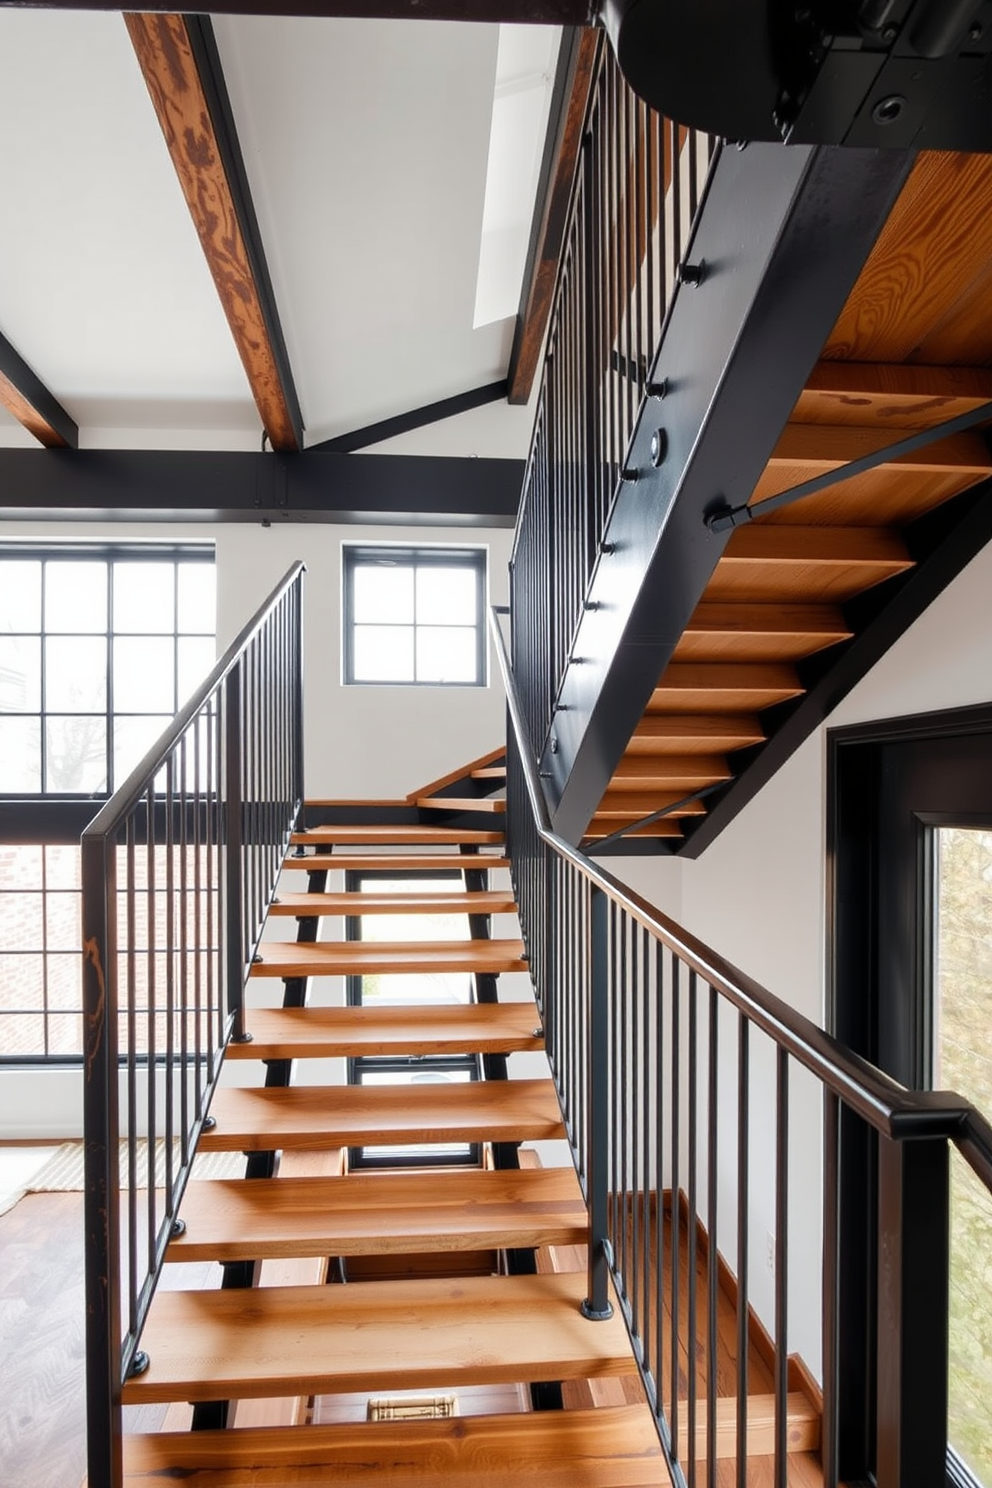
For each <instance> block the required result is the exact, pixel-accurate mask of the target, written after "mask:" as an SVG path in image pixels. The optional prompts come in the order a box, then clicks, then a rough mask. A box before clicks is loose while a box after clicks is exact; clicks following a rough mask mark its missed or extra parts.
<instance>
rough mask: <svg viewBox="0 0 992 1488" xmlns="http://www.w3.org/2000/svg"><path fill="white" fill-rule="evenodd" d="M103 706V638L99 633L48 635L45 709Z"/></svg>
mask: <svg viewBox="0 0 992 1488" xmlns="http://www.w3.org/2000/svg"><path fill="white" fill-rule="evenodd" d="M106 709H107V642H106V641H105V640H104V638H103V636H48V637H47V638H46V640H45V711H46V712H48V713H104V712H106Z"/></svg>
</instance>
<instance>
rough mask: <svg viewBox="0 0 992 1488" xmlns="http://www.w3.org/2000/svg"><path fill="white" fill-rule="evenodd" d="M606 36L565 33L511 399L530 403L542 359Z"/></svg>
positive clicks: (510, 377) (588, 31)
mask: <svg viewBox="0 0 992 1488" xmlns="http://www.w3.org/2000/svg"><path fill="white" fill-rule="evenodd" d="M600 41H601V35H600V33H599V32H598V31H594V30H592V29H590V28H587V27H586V28H582V29H576V30H573V31H572V32H570V33H569V32H566V34H565V35H564V36H563V38H562V47H561V53H560V55H559V59H558V71H557V74H556V76H555V86H554V93H553V95H552V100H551V115H550V118H549V121H548V134H547V144H546V146H545V151H544V161H543V163H542V166H541V178H540V181H539V183H538V189H537V205H536V209H535V214H534V224H533V227H532V229H531V240H530V247H529V250H528V254H527V267H526V270H525V271H524V283H523V290H522V292H521V296H520V309H519V311H518V313H517V327H516V331H515V333H514V337H513V347H512V350H511V352H510V371H509V374H508V381H509V385H510V387H509V395H508V401H509V402H510V403H526V402H527V400H528V399H529V397H530V394H531V389H532V387H533V386H534V378H535V376H536V374H537V368H538V364H539V362H540V357H541V347H542V345H543V344H544V333H545V331H546V330H547V328H548V317H549V316H550V314H551V304H552V300H553V299H554V291H555V281H556V279H557V277H558V263H559V261H560V259H561V250H562V245H563V243H564V241H565V229H566V226H567V223H568V207H569V202H570V201H571V198H572V184H573V182H574V180H575V168H576V165H577V163H578V159H579V150H580V148H581V145H582V129H583V125H584V123H585V117H586V109H587V107H588V104H589V92H590V89H591V87H592V80H593V75H594V73H595V69H596V59H597V57H598V55H599V46H600Z"/></svg>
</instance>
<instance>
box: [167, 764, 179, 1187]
mask: <svg viewBox="0 0 992 1488" xmlns="http://www.w3.org/2000/svg"><path fill="white" fill-rule="evenodd" d="M175 769H176V756H175V750H173V751H172V752H171V753H170V755H169V758H168V760H167V761H166V766H165V862H166V879H167V882H166V899H165V941H166V957H165V1207H166V1213H168V1214H171V1213H172V1211H173V1193H174V1191H175V1172H174V1171H173V1167H174V1164H173V1158H174V1153H173V1149H172V1138H173V1129H174V1126H175V1110H174V1101H175V1092H174V1090H173V1084H172V1082H173V1080H174V1079H175V1065H176V1030H175V1027H174V1026H173V1019H174V1018H175V1013H176V902H175V886H174V868H173V855H174V853H175V842H174V840H173V838H174V833H173V825H174V823H173V810H174V806H175Z"/></svg>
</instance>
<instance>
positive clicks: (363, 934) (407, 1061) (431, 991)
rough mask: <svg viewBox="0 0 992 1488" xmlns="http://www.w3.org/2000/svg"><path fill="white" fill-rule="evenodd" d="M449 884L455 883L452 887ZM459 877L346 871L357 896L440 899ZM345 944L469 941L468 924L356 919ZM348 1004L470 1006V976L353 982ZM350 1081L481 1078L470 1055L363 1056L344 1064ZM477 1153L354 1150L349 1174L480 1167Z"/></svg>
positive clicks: (461, 1147)
mask: <svg viewBox="0 0 992 1488" xmlns="http://www.w3.org/2000/svg"><path fill="white" fill-rule="evenodd" d="M453 880H454V884H453ZM460 882H461V875H460V874H454V875H452V876H451V877H450V878H449V877H447V876H445V877H443V878H438V879H437V880H425V879H423V878H421V877H419V876H417V877H415V879H413V880H410V879H404V878H398V879H390V878H386V877H385V876H384V875H383V874H381V873H375V874H367V875H366V874H361V873H356V872H349V873H348V874H347V887H348V889H349V890H351V891H358V890H359V889H360V888H361V887H362V885H363V884H364V883H367V884H369V886H370V887H374V889H375V891H376V892H377V893H381V894H403V893H406V892H412V893H415V894H433V893H445V892H446V891H449V892H450V890H451V889H452V887H453V886H454V887H458V886H459V885H460ZM346 926H347V935H348V939H349V940H366V941H385V942H389V941H402V942H406V943H409V942H411V941H417V940H423V941H441V940H443V941H451V940H467V939H468V938H469V928H468V918H467V916H466V915H465V914H464V913H453V914H442V913H437V914H419V913H418V914H404V913H403V912H402V911H397V912H396V913H395V914H376V915H368V916H365V915H353V916H350V917H349V918H348V920H347V921H346ZM347 987H348V1001H349V1003H350V1004H352V1006H361V1005H364V1006H366V1007H404V1006H417V1005H423V1004H424V1003H468V1002H473V1001H474V1000H475V989H474V984H473V979H472V977H471V976H470V975H469V973H468V972H452V971H435V972H420V973H414V972H400V973H393V974H391V975H389V976H378V975H375V974H372V975H366V976H350V977H348V980H347ZM348 1078H349V1080H350V1082H351V1083H352V1084H353V1085H424V1084H429V1085H457V1084H462V1083H464V1082H465V1081H467V1080H477V1079H478V1078H479V1061H478V1058H477V1057H476V1055H474V1054H448V1055H445V1054H427V1055H424V1054H418V1055H409V1056H407V1055H398V1054H393V1055H362V1056H360V1057H358V1058H353V1059H349V1061H348ZM479 1162H480V1151H479V1147H478V1146H477V1145H476V1144H474V1143H469V1142H452V1143H450V1144H446V1145H441V1146H439V1145H436V1144H431V1145H408V1146H392V1147H390V1146H375V1147H360V1148H353V1149H352V1151H351V1154H350V1163H351V1166H352V1167H354V1168H359V1167H361V1168H376V1167H380V1168H381V1167H424V1166H428V1167H439V1166H448V1165H456V1166H478V1164H479Z"/></svg>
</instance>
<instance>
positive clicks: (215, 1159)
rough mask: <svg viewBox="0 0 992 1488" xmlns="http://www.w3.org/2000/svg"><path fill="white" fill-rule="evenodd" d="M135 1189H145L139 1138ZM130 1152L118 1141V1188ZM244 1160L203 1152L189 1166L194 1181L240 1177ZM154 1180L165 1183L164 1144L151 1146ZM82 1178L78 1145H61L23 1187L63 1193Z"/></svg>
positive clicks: (145, 1165) (145, 1170)
mask: <svg viewBox="0 0 992 1488" xmlns="http://www.w3.org/2000/svg"><path fill="white" fill-rule="evenodd" d="M174 1145H175V1155H174V1158H173V1162H174V1164H175V1165H176V1167H178V1164H179V1144H178V1142H177V1143H175V1144H174ZM136 1146H137V1152H136V1158H137V1162H136V1168H137V1186H138V1187H139V1188H147V1186H148V1143H147V1142H146V1141H145V1140H144V1139H142V1140H140V1141H139V1142H138V1143H137V1144H136ZM129 1169H130V1152H129V1148H128V1143H127V1142H126V1141H125V1142H121V1187H122V1188H126V1187H127V1184H128V1172H129ZM244 1171H245V1158H244V1154H243V1153H241V1152H204V1153H201V1154H200V1156H199V1157H197V1158H196V1159H195V1161H194V1163H193V1177H194V1178H242V1177H243V1176H244ZM155 1181H156V1185H157V1186H158V1187H160V1188H161V1187H162V1186H163V1185H164V1183H165V1142H164V1141H163V1140H159V1141H158V1142H156V1143H155ZM85 1186H86V1185H85V1181H84V1177H83V1144H82V1142H63V1143H62V1145H61V1147H60V1148H59V1150H58V1151H57V1152H56V1153H55V1155H54V1156H53V1157H51V1158H49V1160H48V1162H47V1163H46V1164H45V1166H44V1167H43V1168H42V1169H41V1171H40V1172H38V1173H36V1174H35V1176H34V1177H33V1178H32V1179H31V1180H30V1181H29V1182H28V1183H27V1184H26V1185H25V1190H26V1192H27V1193H65V1192H68V1191H70V1190H76V1189H82V1188H85Z"/></svg>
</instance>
